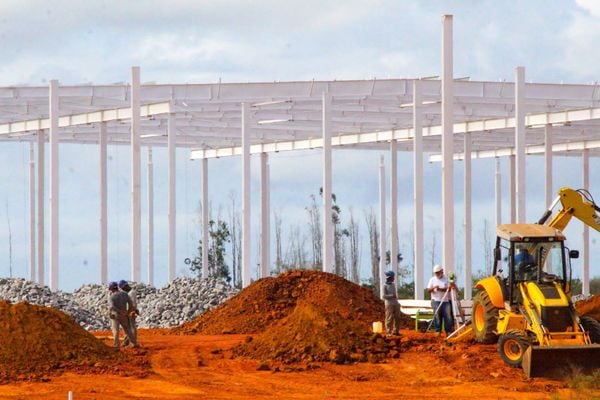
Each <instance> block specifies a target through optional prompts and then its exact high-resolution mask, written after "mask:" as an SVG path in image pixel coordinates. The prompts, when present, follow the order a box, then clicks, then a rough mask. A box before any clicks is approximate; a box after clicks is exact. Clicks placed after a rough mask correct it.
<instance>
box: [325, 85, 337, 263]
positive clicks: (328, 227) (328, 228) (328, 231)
mask: <svg viewBox="0 0 600 400" xmlns="http://www.w3.org/2000/svg"><path fill="white" fill-rule="evenodd" d="M331 180H332V178H331V96H329V94H327V93H323V271H325V272H334V271H335V269H334V265H333V227H332V211H331Z"/></svg>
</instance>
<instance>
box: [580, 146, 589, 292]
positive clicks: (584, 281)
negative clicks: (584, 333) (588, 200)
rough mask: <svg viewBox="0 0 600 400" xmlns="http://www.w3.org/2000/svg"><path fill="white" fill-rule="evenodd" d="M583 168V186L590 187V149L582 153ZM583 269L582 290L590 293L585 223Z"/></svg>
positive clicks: (587, 234) (586, 228)
mask: <svg viewBox="0 0 600 400" xmlns="http://www.w3.org/2000/svg"><path fill="white" fill-rule="evenodd" d="M581 161H582V164H583V165H582V167H583V168H582V169H583V188H584V189H585V190H589V189H590V151H589V150H588V149H584V150H583V151H582V153H581ZM581 267H582V271H581V290H582V293H583V294H584V295H586V296H587V295H589V294H590V228H589V227H588V226H587V225H586V224H584V225H583V262H582V265H581Z"/></svg>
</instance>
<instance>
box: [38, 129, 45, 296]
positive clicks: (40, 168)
mask: <svg viewBox="0 0 600 400" xmlns="http://www.w3.org/2000/svg"><path fill="white" fill-rule="evenodd" d="M45 141H46V135H45V134H44V131H43V130H41V129H40V130H39V131H37V221H36V225H37V282H38V283H39V284H40V285H43V284H44V264H45V263H44V208H45V207H44V176H45V173H44V164H45V161H44V153H45V150H44V147H45Z"/></svg>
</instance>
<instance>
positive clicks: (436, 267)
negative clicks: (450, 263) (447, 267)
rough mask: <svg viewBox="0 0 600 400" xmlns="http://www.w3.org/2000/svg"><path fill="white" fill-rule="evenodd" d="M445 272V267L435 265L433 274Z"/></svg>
mask: <svg viewBox="0 0 600 400" xmlns="http://www.w3.org/2000/svg"><path fill="white" fill-rule="evenodd" d="M443 270H444V267H442V266H441V265H440V264H435V265H434V266H433V272H434V273H435V272H440V271H443Z"/></svg>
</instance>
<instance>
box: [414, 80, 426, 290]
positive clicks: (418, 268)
mask: <svg viewBox="0 0 600 400" xmlns="http://www.w3.org/2000/svg"><path fill="white" fill-rule="evenodd" d="M421 119H422V116H421V81H418V80H415V81H413V126H414V129H415V132H414V139H413V186H414V192H413V206H414V210H415V213H414V218H415V221H414V242H415V244H414V246H415V248H414V254H415V256H414V257H415V260H414V264H415V268H414V271H413V278H414V282H415V299H417V300H423V298H424V289H425V285H424V282H423V260H424V255H423V131H422V122H421Z"/></svg>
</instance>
